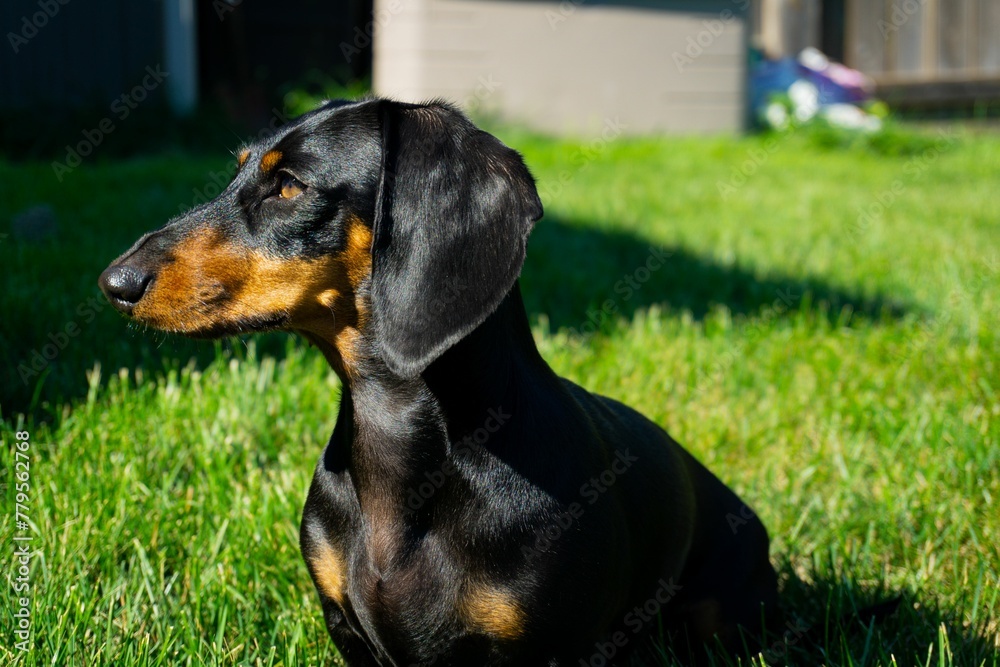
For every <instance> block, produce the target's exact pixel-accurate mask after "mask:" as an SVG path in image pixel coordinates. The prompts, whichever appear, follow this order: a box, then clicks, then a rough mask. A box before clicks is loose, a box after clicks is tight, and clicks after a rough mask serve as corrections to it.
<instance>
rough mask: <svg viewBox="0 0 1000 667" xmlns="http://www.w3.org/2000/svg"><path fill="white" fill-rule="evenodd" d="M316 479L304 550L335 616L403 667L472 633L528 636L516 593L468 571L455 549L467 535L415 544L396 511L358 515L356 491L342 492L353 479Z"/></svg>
mask: <svg viewBox="0 0 1000 667" xmlns="http://www.w3.org/2000/svg"><path fill="white" fill-rule="evenodd" d="M318 476H319V475H318ZM317 483H318V484H319V490H317V489H313V491H311V492H310V499H309V501H308V502H307V505H306V508H305V511H304V515H303V525H302V549H303V556H304V557H305V559H306V561H307V563H308V565H309V571H310V574H311V575H312V577H313V580H314V582H315V583H316V587H317V589H318V590H319V592H320V595H321V597H322V598H324V599H325V600H328V601H332V602H333V603H334V604H335V605H336V609H335V610H332V613H328V622H330V621H331V620H333V621H335V622H336V623H337V624H338V625H339V627H341V628H342V629H343V630H345V631H353V633H354V634H356V635H357V636H358V637H359V638H361V637H363V638H364V641H365V642H366V644H368V645H369V648H370V650H372V652H373V653H375V654H379V653H384V654H386V655H390V656H392V657H393V659H394V660H397V661H399V660H403V663H401V664H412V663H413V662H422V661H425V660H428V659H433V657H434V655H435V654H442V653H450V652H452V651H453V650H454V645H455V644H456V643H460V642H464V641H468V640H469V638H473V637H479V638H480V640H482V639H486V640H491V639H493V640H511V639H516V638H518V637H520V636H522V634H523V633H524V629H525V623H526V617H525V614H524V611H523V609H522V605H521V604H520V601H519V596H518V595H517V594H515V593H514V592H513V591H511V590H508V589H505V588H504V586H503V585H501V584H499V583H498V582H495V581H489V580H488V579H487V578H485V577H483V575H482V573H480V572H476V571H474V570H472V569H470V567H469V566H468V564H467V562H466V561H465V560H464V559H463V558H462V557H461V555H460V552H461V550H460V549H457V548H456V547H455V545H454V542H455V541H456V540H459V541H461V539H462V538H461V536H460V535H455V534H454V531H453V530H449V531H447V532H446V531H442V530H435V529H434V528H433V527H432V528H431V529H429V530H427V532H426V533H424V534H422V535H421V536H420V538H419V539H418V540H414V539H413V537H412V531H408V529H406V528H405V527H404V526H405V517H403V516H400V515H398V510H393V509H390V508H382V509H381V510H380V511H377V512H368V513H363V512H360V511H359V510H360V508H359V507H358V506H357V496H356V495H354V493H353V491H352V492H351V493H345V492H344V489H343V488H341V487H344V486H345V485H347V484H349V480H345V479H343V478H341V479H339V480H332V479H324V480H322V481H318V482H317V480H314V486H317ZM369 509H370V508H369ZM324 607H329V605H328V604H325V605H324ZM331 616H332V617H338V618H332V619H331ZM431 638H433V639H431ZM477 643H478V642H477Z"/></svg>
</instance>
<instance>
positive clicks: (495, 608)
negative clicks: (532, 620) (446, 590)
mask: <svg viewBox="0 0 1000 667" xmlns="http://www.w3.org/2000/svg"><path fill="white" fill-rule="evenodd" d="M459 612H460V613H461V615H462V619H463V620H464V621H465V623H466V624H467V625H468V626H469V627H470V628H472V629H474V630H475V631H477V632H481V633H483V634H485V635H489V636H491V637H496V638H497V639H508V640H513V639H517V638H519V637H520V636H521V635H523V634H524V625H525V622H526V620H527V619H526V617H525V615H524V611H523V610H522V609H521V607H520V605H518V603H517V601H516V600H515V599H514V597H513V596H512V595H511V594H510V593H509V592H507V591H505V590H503V589H501V588H496V587H493V586H481V585H473V586H466V587H465V590H463V592H462V601H461V604H460V608H459Z"/></svg>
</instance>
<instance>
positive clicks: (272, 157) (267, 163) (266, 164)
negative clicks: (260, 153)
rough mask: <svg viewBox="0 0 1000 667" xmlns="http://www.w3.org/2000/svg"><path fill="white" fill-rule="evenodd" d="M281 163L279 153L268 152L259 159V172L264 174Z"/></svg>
mask: <svg viewBox="0 0 1000 667" xmlns="http://www.w3.org/2000/svg"><path fill="white" fill-rule="evenodd" d="M279 162H281V151H268V152H266V153H264V157H262V158H261V159H260V170H261V171H262V172H264V173H265V174H266V173H268V172H270V171H271V170H272V169H274V168H275V167H277V166H278V163H279Z"/></svg>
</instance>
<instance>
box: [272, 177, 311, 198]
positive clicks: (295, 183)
mask: <svg viewBox="0 0 1000 667" xmlns="http://www.w3.org/2000/svg"><path fill="white" fill-rule="evenodd" d="M305 189H306V186H305V185H303V184H302V183H301V181H299V179H297V178H295V177H294V176H292V175H291V174H282V175H281V192H280V193H279V194H280V195H281V198H282V199H292V198H294V197H298V196H299V195H300V194H302V191H303V190H305Z"/></svg>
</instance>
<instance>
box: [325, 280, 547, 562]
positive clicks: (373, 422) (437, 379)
mask: <svg viewBox="0 0 1000 667" xmlns="http://www.w3.org/2000/svg"><path fill="white" fill-rule="evenodd" d="M554 378H555V376H554V375H553V374H552V371H551V370H550V369H549V368H548V366H547V365H546V363H545V362H544V360H543V359H542V358H541V356H540V355H539V353H538V350H537V348H536V347H535V342H534V339H533V338H532V335H531V329H530V326H529V324H528V319H527V316H526V314H525V311H524V304H523V302H522V300H521V294H520V290H519V288H518V286H517V285H516V284H515V285H514V287H513V288H512V289H511V291H510V292H509V293H508V295H507V296H506V297H505V298H504V300H503V302H502V303H501V304H500V306H499V307H498V308H497V310H496V311H495V312H494V313H493V314H492V315H490V316H489V317H488V318H487V319H486V321H485V322H483V323H482V324H481V325H480V326H479V327H478V328H477V329H476V330H475V331H473V332H472V333H471V334H469V335H468V336H466V337H465V338H464V339H462V340H461V341H459V342H458V343H457V344H456V345H454V346H453V347H452V348H451V349H449V350H448V351H446V352H445V353H444V354H442V355H441V357H439V358H438V359H437V360H435V361H434V362H433V363H432V364H431V365H430V366H429V367H428V368H427V369H426V370H425V371H424V372H423V373H422V374H421V375H420V376H418V377H415V378H411V379H404V378H400V377H398V376H396V375H394V374H392V373H391V372H389V370H388V368H387V367H386V366H385V364H384V363H383V362H381V361H380V360H379V359H378V358H377V357H370V358H369V360H368V363H367V364H366V367H365V369H364V371H363V372H360V373H354V374H350V375H347V376H342V379H343V380H344V387H343V394H342V399H341V406H340V415H339V417H338V420H337V427H336V430H335V431H334V435H333V438H332V439H331V442H330V446H329V447H328V448H327V454H326V460H325V466H326V468H327V469H328V470H333V471H346V472H348V473H349V474H350V476H351V478H352V480H353V482H354V486H355V489H356V490H357V494H358V502H359V504H360V506H361V510H362V514H363V515H364V516H365V517H366V520H369V521H371V525H370V527H371V534H372V540H373V542H374V543H373V544H372V545H371V549H372V555H373V559H374V561H375V562H376V563H377V564H378V566H379V567H380V569H387V568H390V567H391V565H392V560H393V557H392V556H391V554H398V553H400V552H401V551H405V549H403V548H402V547H403V544H404V543H405V542H406V540H407V539H408V537H413V536H415V535H418V534H420V532H421V530H422V521H423V519H425V518H426V516H427V514H428V512H429V510H430V508H431V507H433V505H434V501H435V498H434V497H433V496H434V493H426V492H423V493H422V492H421V487H422V486H423V487H424V489H423V491H426V489H427V486H426V483H427V482H428V480H441V479H442V477H441V473H442V471H445V470H449V469H450V468H449V467H448V466H447V465H446V462H447V461H448V459H449V457H452V456H455V455H456V454H457V453H458V452H459V451H461V450H462V449H463V448H465V449H466V450H468V449H475V448H479V447H481V448H484V449H487V450H490V451H493V452H496V453H498V454H499V455H501V456H505V455H507V454H509V452H503V451H502V450H503V449H504V448H505V447H512V446H516V445H515V443H516V442H517V438H516V437H514V436H513V433H512V432H511V430H512V429H511V427H510V425H509V423H508V422H509V421H514V420H515V419H514V416H515V415H516V417H517V421H521V420H522V418H523V417H524V414H523V412H524V411H525V410H528V409H530V401H526V400H524V398H525V391H526V390H529V391H530V388H531V387H532V386H533V385H537V383H539V382H543V383H544V382H547V381H549V380H552V379H554ZM521 423H524V422H523V421H521ZM514 428H516V426H515V427H514ZM435 492H436V489H435ZM415 493H416V495H414V494H415ZM415 498H416V499H417V500H416V501H415V500H414V499H415ZM379 554H382V555H384V558H380V557H379ZM380 561H381V562H380Z"/></svg>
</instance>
